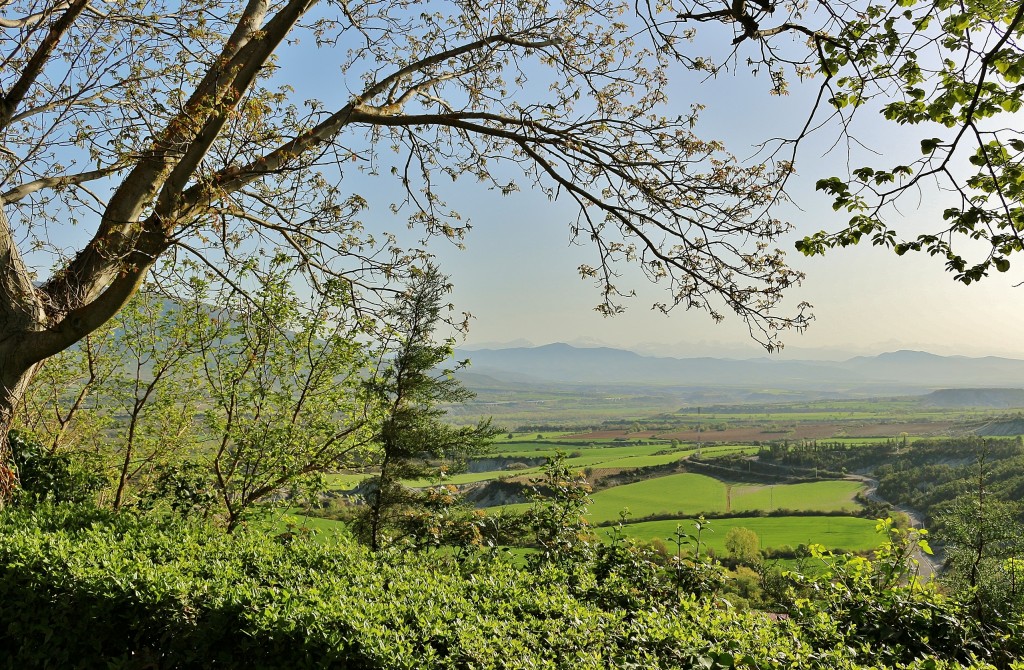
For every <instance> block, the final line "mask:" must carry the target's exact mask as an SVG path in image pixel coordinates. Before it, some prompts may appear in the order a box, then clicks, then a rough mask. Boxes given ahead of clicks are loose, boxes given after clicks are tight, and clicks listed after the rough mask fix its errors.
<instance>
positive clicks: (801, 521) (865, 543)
mask: <svg viewBox="0 0 1024 670" xmlns="http://www.w3.org/2000/svg"><path fill="white" fill-rule="evenodd" d="M706 523H708V528H710V530H707V529H705V530H704V531H703V532H702V533H701V543H702V547H704V546H707V547H710V548H712V549H713V550H714V551H715V553H717V554H718V555H720V556H721V555H725V554H726V550H725V536H726V534H727V533H728V532H729V529H730V528H749V529H750V530H752V531H754V532H755V533H757V536H758V538H759V539H760V540H761V548H762V549H766V548H769V547H782V546H790V547H797V546H799V545H801V544H821V545H824V546H825V547H826V548H828V549H846V550H849V551H868V550H870V549H874V548H875V547H877V546H878V545H879V544H881V542H882V540H883V539H884V538H883V537H882V536H881V535H879V534H878V533H876V532H875V525H876V524H877V522H876V521H874V520H872V519H859V518H855V517H848V516H782V517H749V518H745V519H711V520H710V521H709V522H706ZM677 528H680V529H681V530H682V531H683V532H684V533H688V534H691V535H692V534H694V532H695V530H694V527H693V521H692V520H684V521H675V520H669V521H646V522H641V523H631V524H626V525H625V526H624V527H623V529H624V530H625V532H626V534H627V535H628V536H630V537H634V538H636V539H638V540H646V541H650V540H653V539H655V538H657V539H660V540H661V541H663V542H665V544H667V545H668V546H669V547H670V548H672V547H673V546H674V545H673V538H674V536H675V534H676V529H677ZM599 532H601V533H604V534H610V533H611V532H612V530H611V529H605V528H602V529H600V530H599Z"/></svg>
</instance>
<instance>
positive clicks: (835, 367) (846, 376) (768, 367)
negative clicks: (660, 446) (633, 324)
mask: <svg viewBox="0 0 1024 670" xmlns="http://www.w3.org/2000/svg"><path fill="white" fill-rule="evenodd" d="M457 357H458V358H459V359H460V360H461V359H466V358H468V359H470V360H471V362H472V365H471V367H470V368H469V373H470V374H471V375H472V377H488V378H491V379H492V380H495V381H497V382H504V383H514V384H586V385H602V386H603V385H614V384H628V385H644V386H675V387H709V386H715V387H740V388H755V387H756V388H765V387H767V388H779V389H810V388H813V389H820V390H833V391H835V390H843V391H848V392H865V393H867V392H893V393H897V392H899V393H903V392H911V393H912V392H914V391H919V392H925V391H927V390H931V389H936V388H972V387H986V388H1014V387H1016V388H1024V360H1019V359H1013V358H1000V357H996V356H986V357H978V358H972V357H967V356H939V355H936V354H930V353H927V352H923V351H907V350H903V351H894V352H890V353H884V354H880V355H877V356H857V357H854V358H849V359H846V360H842V361H820V360H779V359H771V358H767V357H761V358H751V359H746V360H738V359H729V358H710V357H700V358H668V357H655V356H643V355H640V354H637V353H634V352H632V351H625V350H622V349H613V348H610V347H590V348H580V347H574V346H571V345H568V344H563V343H556V344H548V345H544V346H540V347H509V348H504V349H477V350H474V351H459V352H457ZM471 385H472V384H471Z"/></svg>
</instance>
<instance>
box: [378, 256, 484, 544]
mask: <svg viewBox="0 0 1024 670" xmlns="http://www.w3.org/2000/svg"><path fill="white" fill-rule="evenodd" d="M450 290H451V286H450V284H448V282H447V279H446V278H445V277H444V276H443V275H441V274H440V272H438V270H437V269H436V268H434V267H428V268H427V269H426V270H425V271H424V272H423V273H422V274H421V275H419V276H417V277H416V278H415V279H414V280H413V282H412V283H411V285H410V286H409V288H408V290H407V291H406V293H405V294H404V295H403V296H402V297H401V298H400V299H399V301H398V303H397V304H396V305H395V307H394V308H393V310H392V314H391V315H390V316H391V317H392V318H391V319H389V320H390V321H391V322H392V323H393V328H394V331H393V332H392V334H391V343H390V345H389V346H386V347H385V348H384V350H383V351H384V355H385V356H389V357H390V358H389V359H388V360H387V361H386V363H384V364H383V365H381V366H380V372H379V374H377V375H376V376H375V377H374V378H373V379H371V380H370V381H369V382H368V383H367V388H368V390H369V393H370V396H371V398H372V399H373V402H374V403H375V405H376V406H379V407H381V408H383V410H382V411H383V418H382V420H381V422H380V428H379V429H378V431H377V433H376V435H375V436H374V439H373V442H374V443H375V444H376V445H377V446H378V447H379V450H380V473H379V474H378V475H377V476H376V477H374V478H373V479H372V480H371V481H370V484H369V485H370V488H371V490H370V493H369V494H368V495H367V509H366V513H365V515H364V516H365V518H364V520H363V523H362V525H363V526H365V529H366V531H365V534H366V536H367V539H368V541H369V544H370V546H371V547H372V548H373V549H374V550H377V549H380V548H381V546H382V545H383V544H384V542H385V540H386V532H387V530H388V529H389V528H394V527H396V526H398V525H400V524H399V523H398V521H400V520H401V519H402V518H403V517H405V516H407V515H408V514H409V513H410V510H413V509H416V508H417V507H422V505H420V502H421V500H420V499H421V497H424V496H425V500H428V501H429V500H432V499H434V498H436V496H435V495H434V493H432V492H429V491H428V492H427V493H425V494H424V493H421V492H419V491H416V490H415V489H412V488H409V487H408V486H407V485H405V484H403V480H405V481H407V480H415V479H424V478H436V477H439V476H441V475H443V474H445V473H447V472H451V471H454V470H456V469H459V468H460V467H461V466H463V465H464V462H465V459H466V458H467V457H469V456H473V455H476V454H480V453H483V452H484V451H485V450H486V449H487V448H488V447H489V445H490V443H491V440H492V439H493V438H494V436H495V435H497V434H498V433H499V432H500V430H499V429H497V428H494V427H492V426H491V425H490V422H489V421H482V422H481V423H479V424H477V425H476V426H452V425H449V424H446V423H445V422H444V421H443V420H442V419H443V417H444V415H445V410H444V408H443V407H441V406H440V404H441V403H454V402H463V401H465V400H467V399H469V398H470V397H472V395H473V394H472V392H470V391H469V390H467V389H466V388H465V387H463V386H462V384H461V382H459V380H458V379H456V378H455V377H454V370H452V369H446V368H444V367H442V366H444V365H446V364H447V363H448V362H449V360H450V359H451V356H452V353H453V347H454V344H455V343H454V341H453V340H451V339H447V340H445V341H443V342H440V343H438V342H435V341H434V332H435V330H436V329H437V327H438V326H439V325H440V323H441V322H442V314H441V311H442V309H443V304H442V301H443V299H444V296H445V295H446V294H447V293H448V292H449V291H450Z"/></svg>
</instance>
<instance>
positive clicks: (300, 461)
mask: <svg viewBox="0 0 1024 670" xmlns="http://www.w3.org/2000/svg"><path fill="white" fill-rule="evenodd" d="M291 276H292V270H291V269H290V268H289V266H288V265H287V259H285V258H284V257H277V258H275V259H273V260H272V261H271V263H270V265H269V267H268V268H266V269H265V273H264V275H263V277H262V280H261V281H260V282H259V283H258V285H257V288H256V289H255V290H254V291H252V292H251V293H249V294H248V295H240V294H239V292H238V290H237V289H234V288H231V287H228V290H226V291H216V292H214V291H213V290H211V289H210V288H209V287H208V286H207V285H206V284H204V283H202V282H200V281H198V280H194V281H193V284H192V287H193V295H192V297H191V299H190V301H189V309H192V310H194V311H195V312H196V313H197V315H198V319H199V321H200V325H199V327H198V328H197V329H196V334H195V337H196V340H197V347H198V351H199V356H200V365H201V366H202V377H203V381H204V382H205V383H204V385H203V387H202V388H203V391H204V392H205V393H207V394H208V398H206V399H204V400H205V402H206V403H207V407H206V410H205V411H204V412H203V416H202V421H201V423H200V426H201V430H202V431H203V432H204V433H205V436H206V440H207V441H208V444H212V447H210V448H209V449H208V451H210V452H212V456H210V457H209V461H208V463H209V468H210V471H211V478H212V484H211V489H212V490H213V491H214V492H215V493H216V496H217V498H218V500H219V503H220V506H221V509H222V511H223V513H224V514H225V516H226V519H227V523H228V527H229V528H234V527H235V526H237V525H238V523H240V522H241V521H242V520H243V519H244V518H245V517H246V516H247V515H248V514H249V513H250V512H252V511H253V510H254V508H255V507H256V505H257V504H258V503H261V502H263V501H265V500H267V499H268V498H270V497H273V496H280V495H282V494H284V493H289V492H291V493H294V494H298V493H300V492H306V491H315V490H319V489H320V488H321V487H322V481H321V476H322V475H323V473H324V472H326V471H329V470H334V469H338V468H341V467H345V466H352V465H362V464H364V463H365V462H366V460H367V458H368V456H369V452H370V451H371V450H372V449H371V447H370V442H371V435H370V432H371V431H370V428H371V423H372V422H371V414H370V413H371V409H370V406H369V404H368V402H367V399H366V398H365V397H364V393H363V391H362V384H363V375H364V368H365V366H366V365H367V364H368V362H369V358H368V355H367V352H366V351H365V347H364V345H363V343H362V342H360V340H359V337H360V336H362V335H364V329H363V324H362V322H361V321H360V320H359V319H358V318H355V317H354V316H353V315H352V313H351V310H352V302H351V293H350V291H349V287H348V286H347V285H346V284H343V283H340V282H335V283H333V284H331V285H329V286H324V287H323V289H322V291H321V292H320V293H318V294H317V295H316V298H315V301H314V302H313V304H312V306H311V307H309V306H308V305H307V304H306V303H305V302H304V301H303V300H301V299H300V298H299V296H297V295H296V293H295V290H294V289H293V288H292V285H291V283H290V278H291Z"/></svg>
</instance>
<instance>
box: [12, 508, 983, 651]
mask: <svg viewBox="0 0 1024 670" xmlns="http://www.w3.org/2000/svg"><path fill="white" fill-rule="evenodd" d="M608 551H609V552H610V553H609V555H608V556H609V560H607V561H604V562H603V563H598V565H602V564H603V565H605V566H606V568H607V570H608V571H607V572H606V573H605V574H604V577H603V578H602V579H601V580H600V581H598V580H596V579H595V578H593V577H591V578H588V579H586V580H585V581H583V582H581V583H577V584H576V585H575V586H574V585H573V584H571V583H569V582H567V581H566V575H565V573H564V571H563V570H562V569H561V568H559V567H558V566H555V565H549V566H547V567H543V566H536V567H535V568H533V569H530V570H523V569H521V568H518V567H516V566H515V565H514V564H513V563H512V562H509V561H505V560H500V558H498V557H494V556H492V557H490V558H489V560H482V561H477V562H474V563H472V565H471V566H470V567H469V571H468V572H465V571H464V570H465V569H466V567H467V565H466V564H463V565H461V566H459V567H458V568H456V569H449V568H448V567H446V566H448V563H447V562H446V561H443V560H438V561H431V560H423V555H421V554H417V555H408V554H405V555H403V554H401V553H392V552H384V553H380V552H377V553H373V552H370V551H368V550H367V549H366V548H364V547H363V546H361V545H359V544H358V543H355V542H353V541H351V540H350V539H349V538H347V537H345V536H343V535H341V536H335V537H331V538H321V539H320V541H311V540H310V539H309V538H306V537H302V536H298V535H296V536H293V537H291V538H290V539H288V541H283V540H282V539H279V538H275V537H273V536H272V535H270V534H267V533H265V532H262V531H256V532H247V531H245V530H244V529H243V530H240V531H239V532H237V533H235V534H232V535H226V534H223V533H220V532H218V531H212V532H211V530H210V529H209V528H206V527H204V526H201V525H197V524H192V523H184V522H181V521H177V522H169V521H167V520H164V521H161V522H159V523H157V522H154V521H153V520H149V519H146V518H139V517H137V516H134V515H127V514H111V513H110V512H103V511H98V510H96V509H95V508H88V507H69V506H58V507H52V506H47V505H44V506H42V507H40V508H38V509H37V510H35V512H34V513H33V514H31V515H30V514H27V513H25V512H23V511H19V510H16V509H11V508H8V509H6V510H4V511H3V512H0V595H2V597H0V645H2V646H3V647H4V649H5V650H6V652H7V654H8V655H7V656H6V657H5V661H6V663H7V665H8V666H10V667H54V666H61V665H69V664H74V665H77V666H79V667H107V666H112V665H113V666H119V667H145V666H159V667H177V668H191V667H209V666H211V665H215V666H220V667H228V668H235V667H248V668H284V667H288V668H300V669H301V668H322V667H352V668H380V669H391V668H407V667H416V668H427V669H431V668H464V667H479V668H508V669H512V668H523V667H539V668H560V667H568V666H572V667H578V668H582V669H584V670H586V669H590V668H593V669H595V670H596V669H598V668H607V667H609V666H611V667H646V668H658V667H665V668H669V667H702V668H708V669H719V668H729V667H741V668H750V669H753V668H775V667H780V668H781V667H800V668H807V669H809V670H815V669H819V668H820V669H822V670H824V669H829V670H832V669H839V670H856V669H859V668H868V667H870V668H880V667H892V668H908V669H909V668H914V669H915V670H926V669H928V670H943V669H946V668H949V669H952V668H962V667H976V668H983V667H984V668H991V666H987V665H983V664H981V663H973V662H970V661H967V662H963V663H961V662H958V661H955V660H953V654H949V655H947V654H945V653H943V652H942V651H939V649H943V650H944V649H945V647H943V646H942V645H945V644H946V643H947V641H952V638H951V637H950V638H946V637H936V638H934V639H933V641H932V642H931V645H932V646H933V647H935V648H936V650H937V651H936V652H934V653H933V652H931V651H929V650H928V648H924V647H919V648H918V652H919V653H918V654H917V655H916V656H913V655H912V654H910V653H909V651H908V653H906V654H904V656H905V658H903V659H902V660H901V659H900V658H899V657H900V654H901V652H903V651H907V650H909V649H910V647H909V646H906V644H907V643H905V642H900V645H903V646H899V645H897V646H894V647H892V648H891V650H887V648H873V647H872V648H869V647H868V646H866V644H865V641H866V640H867V639H868V638H869V637H870V636H871V635H873V634H881V633H883V632H885V634H886V635H888V636H890V637H892V638H895V639H899V640H905V639H917V640H921V639H922V635H921V634H922V632H924V631H925V630H927V631H930V632H939V633H942V632H943V631H946V632H951V633H952V632H960V631H968V632H970V630H971V629H970V627H969V626H964V627H957V626H958V624H964V623H965V622H963V621H958V619H957V616H958V610H957V609H956V606H955V604H954V603H951V602H945V601H943V600H942V599H941V598H940V597H939V596H937V595H935V594H933V593H930V592H926V591H922V590H921V589H920V588H917V589H910V588H905V587H899V586H893V585H892V584H891V583H890V584H889V585H888V586H885V585H883V584H882V583H880V582H878V581H877V580H872V579H870V578H868V577H867V576H865V575H867V574H868V573H865V572H864V571H863V570H860V567H858V566H863V565H864V564H863V563H856V564H854V563H851V564H849V565H842V566H837V567H836V569H835V575H836V576H837V577H838V578H839V581H838V583H837V584H836V585H834V586H833V584H832V582H829V581H827V580H820V581H819V582H817V583H818V584H819V585H820V586H821V588H822V589H825V588H826V586H827V588H828V589H834V591H829V590H823V591H822V592H821V593H820V594H819V595H820V596H821V599H820V600H819V601H817V602H816V603H815V604H804V605H802V607H804V608H805V609H804V610H801V611H806V612H807V613H808V615H813V616H809V618H807V619H804V618H802V617H799V616H796V615H794V617H793V618H792V619H788V620H787V619H778V618H775V619H773V618H770V617H769V616H767V615H766V614H764V613H762V612H756V611H747V612H743V611H737V610H735V609H730V608H726V607H723V606H722V605H721V603H720V602H717V601H715V600H713V599H705V598H696V599H695V598H691V597H688V596H686V595H685V594H684V595H682V596H676V595H674V594H670V593H667V592H664V591H659V592H657V593H658V596H657V597H652V595H651V594H649V593H647V592H645V591H644V589H643V588H642V587H643V585H644V582H641V581H637V582H634V581H632V578H633V577H634V576H635V577H643V578H645V579H646V578H647V577H646V576H645V575H647V574H648V573H647V570H648V568H647V567H646V565H647V557H648V556H649V554H646V553H644V551H643V550H639V549H638V550H636V551H633V550H631V549H629V547H628V546H627V545H620V546H619V547H618V548H614V549H613V548H609V549H608ZM613 556H616V558H614V559H613V558H612V557H613ZM887 561H889V559H888V558H883V559H880V562H887ZM630 566H633V567H630ZM636 569H639V570H640V572H639V573H638V572H636V571H635V570H636ZM591 574H593V573H591ZM870 574H875V572H874V571H872V572H871V573H870ZM580 576H585V575H580ZM833 593H834V596H833V595H831V594H833ZM868 594H872V596H871V598H874V599H875V600H874V601H872V599H871V598H869V597H868ZM842 596H845V598H846V600H847V601H848V602H849V605H850V607H848V608H844V607H840V605H841V597H842ZM872 602H877V605H871V603H872ZM899 603H902V604H903V605H905V606H906V607H905V608H903V609H899V608H897V607H895V605H896V604H899ZM940 604H941V605H942V606H941V608H939V605H940ZM826 605H828V606H826ZM875 615H877V616H878V617H879V618H878V619H877V620H875V619H872V616H875ZM940 615H941V616H940ZM929 616H933V617H934V618H932V619H929ZM833 617H835V618H833ZM942 617H945V619H943V618H942ZM853 621H856V622H858V623H859V626H856V627H855V626H853V625H851V624H852V622H853ZM924 623H928V624H933V625H931V627H930V628H928V629H922V628H915V627H914V626H919V625H922V624H924ZM872 626H873V627H872ZM885 626H892V627H891V628H886V627H885ZM904 626H906V628H905V627H904ZM901 636H909V637H908V638H904V637H901ZM965 641H966V642H967V643H968V645H969V646H970V645H973V644H974V642H976V641H975V640H972V639H967V640H965ZM873 651H874V652H877V653H876V654H875V655H874V656H870V657H869V654H871V653H872V652H873ZM956 656H958V657H960V658H965V656H966V654H965V653H962V652H959V651H958V652H956Z"/></svg>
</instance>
